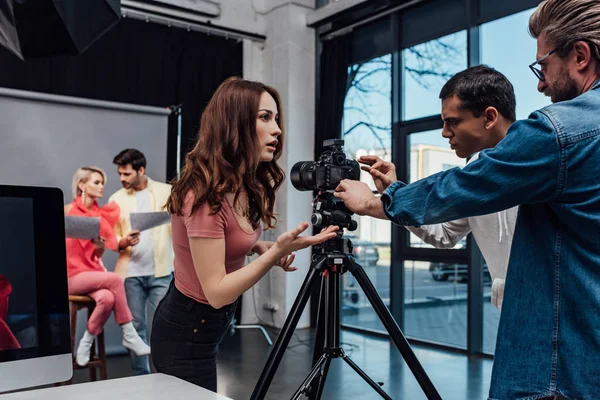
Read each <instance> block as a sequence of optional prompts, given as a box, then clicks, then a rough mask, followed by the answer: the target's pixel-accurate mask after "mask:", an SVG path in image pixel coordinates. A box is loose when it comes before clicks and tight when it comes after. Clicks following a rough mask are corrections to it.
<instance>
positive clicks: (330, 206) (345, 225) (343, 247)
mask: <svg viewBox="0 0 600 400" xmlns="http://www.w3.org/2000/svg"><path fill="white" fill-rule="evenodd" d="M353 214H354V213H353V212H352V211H350V210H349V209H348V208H347V207H346V205H345V204H344V202H343V201H342V200H341V199H338V198H337V197H335V196H334V195H333V193H331V192H320V193H319V194H318V195H317V197H315V199H314V200H313V214H312V216H311V218H310V222H311V223H312V224H313V225H314V226H315V227H316V228H325V227H327V226H330V225H335V226H338V227H339V228H340V229H339V231H338V232H337V233H336V237H334V238H333V239H329V240H327V241H325V242H323V243H321V244H318V245H315V246H313V257H315V256H317V257H318V256H320V255H342V254H345V255H351V254H352V242H351V241H350V239H346V238H344V237H343V236H344V229H348V230H349V231H354V230H356V228H358V223H357V222H356V221H355V220H353V219H352V215H353Z"/></svg>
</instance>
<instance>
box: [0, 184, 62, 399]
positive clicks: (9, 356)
mask: <svg viewBox="0 0 600 400" xmlns="http://www.w3.org/2000/svg"><path fill="white" fill-rule="evenodd" d="M63 204H64V203H63V194H62V191H61V190H60V189H55V188H40V187H24V186H2V185H0V393H2V392H6V391H12V390H17V389H23V388H27V387H32V386H39V385H45V384H50V383H56V382H64V381H66V380H69V379H70V378H71V376H72V375H73V368H72V355H71V340H70V330H69V304H68V291H67V266H66V253H65V230H64V229H65V228H64V214H63Z"/></svg>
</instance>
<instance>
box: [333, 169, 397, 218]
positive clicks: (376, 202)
mask: <svg viewBox="0 0 600 400" xmlns="http://www.w3.org/2000/svg"><path fill="white" fill-rule="evenodd" d="M333 195H334V196H335V197H337V198H338V199H342V200H343V201H344V204H345V205H346V207H348V209H349V210H350V211H352V212H354V213H356V214H358V215H368V216H370V217H375V218H381V219H387V216H386V215H385V213H384V212H383V205H382V204H381V199H380V198H379V197H377V196H375V195H374V194H373V192H372V191H371V188H370V187H369V185H367V184H366V183H364V182H359V181H351V180H348V179H344V180H343V181H341V182H340V184H339V185H338V187H337V188H335V193H334V194H333Z"/></svg>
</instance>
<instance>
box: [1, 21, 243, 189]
mask: <svg viewBox="0 0 600 400" xmlns="http://www.w3.org/2000/svg"><path fill="white" fill-rule="evenodd" d="M233 75H235V76H242V43H241V42H238V41H237V40H226V39H224V38H221V37H215V36H208V35H205V34H202V33H198V32H193V31H190V32H188V31H187V30H185V29H180V28H169V27H167V26H163V25H159V24H154V23H146V22H143V21H138V20H133V19H129V18H125V19H123V20H121V21H120V22H119V23H118V24H117V26H115V27H114V28H113V29H111V30H110V31H109V32H108V33H107V34H106V35H104V36H103V37H102V38H100V39H99V40H98V41H97V42H96V43H94V44H93V45H92V46H91V47H90V48H89V49H88V50H87V51H86V52H84V53H83V54H81V55H78V56H68V57H54V58H46V59H33V60H27V61H21V60H19V59H18V58H17V57H15V56H14V55H13V54H11V53H9V52H8V51H7V50H5V49H3V48H1V49H0V86H2V87H7V88H12V89H21V90H30V91H34V92H45V93H52V94H60V95H66V96H75V97H85V98H93V99H99V100H106V101H117V102H124V103H134V104H143V105H149V106H158V107H168V106H170V105H176V104H182V105H183V114H182V129H181V132H182V138H181V149H182V156H183V155H184V154H185V152H186V150H187V149H189V148H190V147H191V146H192V145H193V144H194V138H195V137H196V133H197V130H198V125H199V122H200V115H201V113H202V111H203V109H204V107H205V105H206V103H207V102H208V100H209V99H210V97H211V95H212V93H213V92H214V90H215V89H216V88H217V86H218V85H219V84H220V83H221V82H222V81H223V80H225V79H226V78H228V77H230V76H233ZM171 125H173V124H170V126H171ZM176 135H177V132H176V130H175V129H170V130H169V140H168V154H167V178H168V179H171V178H173V177H174V176H175V174H176V155H177V147H176V143H177V137H176ZM148 161H149V162H152V160H148Z"/></svg>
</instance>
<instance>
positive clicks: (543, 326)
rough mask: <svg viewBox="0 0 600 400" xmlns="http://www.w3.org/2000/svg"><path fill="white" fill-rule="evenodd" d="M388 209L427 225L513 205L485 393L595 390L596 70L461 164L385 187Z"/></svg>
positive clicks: (577, 395)
mask: <svg viewBox="0 0 600 400" xmlns="http://www.w3.org/2000/svg"><path fill="white" fill-rule="evenodd" d="M382 202H383V208H384V210H385V212H386V214H387V216H388V218H389V219H390V220H392V221H393V222H395V223H397V224H400V225H417V226H418V225H424V224H435V223H439V222H445V221H451V220H455V219H458V218H463V217H467V216H474V215H483V214H490V213H493V212H497V211H500V210H505V209H508V208H511V207H514V206H516V205H521V206H520V208H519V215H518V218H517V225H516V228H515V233H514V238H513V244H512V250H511V253H510V262H509V266H508V274H507V278H506V287H505V293H504V303H503V306H502V314H501V317H500V326H499V330H498V339H497V344H496V352H495V358H494V367H493V371H492V383H491V387H490V398H491V399H502V400H505V399H510V400H512V399H539V398H542V397H545V396H550V395H558V394H560V395H562V396H565V397H567V398H569V399H586V400H587V399H600V81H597V82H596V83H595V84H594V86H592V88H591V89H590V90H589V91H587V92H585V93H583V94H582V95H580V96H578V97H576V98H575V99H573V100H570V101H564V102H560V103H556V104H552V105H550V106H548V107H545V108H543V109H541V110H539V111H536V112H534V113H532V114H531V115H530V116H529V118H528V119H526V120H522V121H518V122H515V123H514V124H513V125H512V126H511V127H510V129H509V131H508V133H507V136H506V138H505V139H504V140H502V141H501V142H500V143H499V144H498V145H497V146H496V147H495V148H494V149H489V150H484V151H482V152H481V153H480V156H479V160H477V161H475V162H473V163H471V164H469V165H467V166H466V167H465V168H463V169H460V168H454V169H451V170H448V171H444V172H440V173H438V174H435V175H432V176H430V177H428V178H425V179H422V180H420V181H418V182H415V183H413V184H410V185H406V184H404V183H402V182H395V183H394V184H392V185H390V186H389V187H388V189H387V190H386V191H385V192H384V194H383V195H382Z"/></svg>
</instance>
